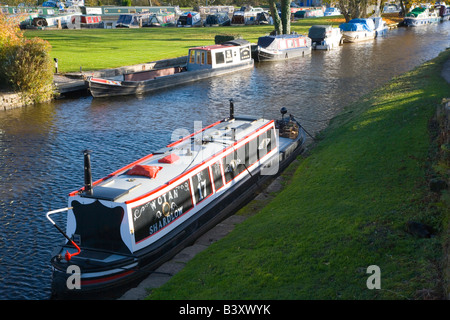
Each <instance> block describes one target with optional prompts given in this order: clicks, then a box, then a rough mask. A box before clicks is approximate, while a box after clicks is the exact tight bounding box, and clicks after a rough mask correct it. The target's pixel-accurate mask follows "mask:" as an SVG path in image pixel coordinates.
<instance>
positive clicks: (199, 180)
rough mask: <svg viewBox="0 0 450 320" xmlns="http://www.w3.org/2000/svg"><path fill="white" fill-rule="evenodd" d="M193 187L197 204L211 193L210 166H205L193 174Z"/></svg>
mask: <svg viewBox="0 0 450 320" xmlns="http://www.w3.org/2000/svg"><path fill="white" fill-rule="evenodd" d="M192 187H193V189H194V195H195V203H196V204H198V203H199V202H201V201H202V200H203V199H206V198H207V197H209V196H210V195H211V193H212V188H211V178H210V176H209V169H208V168H205V169H203V170H202V171H200V172H199V173H197V174H194V175H193V176H192Z"/></svg>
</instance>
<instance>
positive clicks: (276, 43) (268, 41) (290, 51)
mask: <svg viewBox="0 0 450 320" xmlns="http://www.w3.org/2000/svg"><path fill="white" fill-rule="evenodd" d="M309 54H311V39H310V38H308V37H306V36H303V35H301V34H297V33H293V34H282V35H277V36H264V37H259V38H258V46H257V50H256V60H258V61H275V60H285V59H290V58H295V57H303V56H305V55H309Z"/></svg>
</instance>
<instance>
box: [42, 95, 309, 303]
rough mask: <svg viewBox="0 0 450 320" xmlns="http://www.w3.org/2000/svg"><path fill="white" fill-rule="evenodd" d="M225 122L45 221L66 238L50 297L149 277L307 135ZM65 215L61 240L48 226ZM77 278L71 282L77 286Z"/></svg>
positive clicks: (276, 125)
mask: <svg viewBox="0 0 450 320" xmlns="http://www.w3.org/2000/svg"><path fill="white" fill-rule="evenodd" d="M233 110H234V105H233V103H232V102H231V103H230V116H229V117H228V118H226V119H223V120H221V121H217V122H215V123H213V124H211V125H208V126H207V127H205V128H203V129H201V130H198V131H197V132H194V133H193V134H191V135H189V136H186V137H184V138H182V139H180V140H177V141H175V142H173V143H171V144H169V145H167V146H166V147H165V148H163V149H161V150H159V151H156V152H153V153H151V154H149V155H147V156H145V157H143V158H142V159H139V160H137V161H135V162H133V163H131V164H129V165H127V166H125V167H123V168H121V169H119V170H117V171H115V172H113V173H111V174H109V175H108V176H106V177H104V178H102V179H100V180H98V181H95V182H93V183H92V175H91V168H90V155H89V152H87V151H86V152H85V155H84V162H85V177H84V180H85V184H84V187H82V188H80V189H79V190H76V191H73V192H72V193H70V194H69V198H68V207H67V208H63V209H58V210H53V211H50V212H48V213H47V218H48V219H49V220H50V221H51V222H52V223H53V224H54V225H55V226H56V227H57V228H58V230H59V231H60V232H61V233H62V234H63V235H64V236H65V241H64V243H62V244H61V246H60V247H58V248H57V249H56V251H55V254H54V256H53V257H52V258H51V265H52V270H53V283H52V289H53V293H54V295H55V296H56V297H66V296H67V297H68V296H72V295H74V296H76V295H78V294H87V293H96V294H97V295H98V296H101V295H102V292H103V293H104V292H106V291H105V290H107V289H109V288H113V287H120V286H123V285H126V284H129V283H130V282H131V281H133V280H134V279H137V278H139V277H142V276H143V275H148V274H149V273H151V272H152V270H155V269H156V268H157V267H158V266H160V265H161V264H162V263H163V262H165V261H166V260H168V259H169V258H171V257H172V256H174V255H175V254H176V253H177V252H178V251H180V250H181V249H183V248H184V247H186V246H187V245H190V244H192V242H193V241H194V240H195V239H196V238H197V237H199V236H200V235H201V234H203V233H204V232H206V231H207V230H208V229H210V228H212V227H213V226H214V225H216V224H217V223H219V222H220V221H221V220H223V219H224V218H226V217H227V216H229V215H231V214H233V212H234V211H235V210H236V209H237V208H238V207H239V206H241V205H242V204H243V203H245V201H248V200H249V199H251V197H252V196H254V195H255V193H256V191H257V189H258V187H259V186H261V184H262V183H264V182H266V181H268V180H269V179H273V178H274V177H275V176H276V175H278V174H279V173H280V172H281V171H282V170H283V169H284V168H286V166H287V165H288V164H289V163H290V162H291V161H293V160H294V159H295V157H296V156H297V155H298V154H299V153H300V152H301V150H302V148H303V145H304V141H305V131H304V129H303V128H302V127H301V126H300V124H299V123H298V122H297V121H296V120H295V119H294V117H293V116H292V115H291V116H286V115H285V113H286V109H285V108H282V114H283V116H282V117H281V119H280V120H267V119H263V118H258V117H251V116H234V111H233ZM61 213H64V214H67V225H66V228H65V230H63V229H62V228H61V227H59V226H58V225H57V224H55V223H54V221H53V220H52V217H51V216H52V215H53V214H61ZM77 277H78V278H77Z"/></svg>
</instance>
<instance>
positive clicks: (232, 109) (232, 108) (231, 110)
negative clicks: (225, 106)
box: [230, 99, 234, 120]
mask: <svg viewBox="0 0 450 320" xmlns="http://www.w3.org/2000/svg"><path fill="white" fill-rule="evenodd" d="M233 119H234V101H233V99H230V120H233Z"/></svg>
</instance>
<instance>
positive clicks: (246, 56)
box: [240, 47, 251, 61]
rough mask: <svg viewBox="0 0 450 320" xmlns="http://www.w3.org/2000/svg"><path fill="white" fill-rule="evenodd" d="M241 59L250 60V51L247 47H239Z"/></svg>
mask: <svg viewBox="0 0 450 320" xmlns="http://www.w3.org/2000/svg"><path fill="white" fill-rule="evenodd" d="M240 54H241V61H244V60H250V58H251V52H250V48H249V47H245V48H241V52H240Z"/></svg>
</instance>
